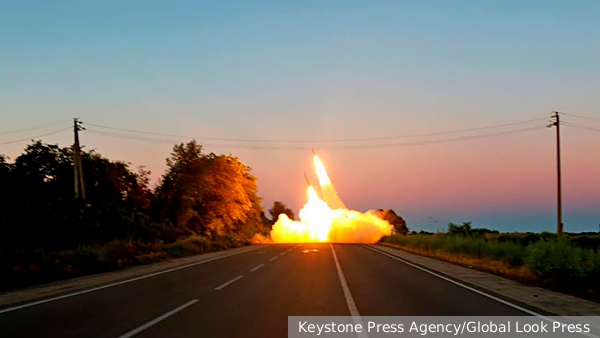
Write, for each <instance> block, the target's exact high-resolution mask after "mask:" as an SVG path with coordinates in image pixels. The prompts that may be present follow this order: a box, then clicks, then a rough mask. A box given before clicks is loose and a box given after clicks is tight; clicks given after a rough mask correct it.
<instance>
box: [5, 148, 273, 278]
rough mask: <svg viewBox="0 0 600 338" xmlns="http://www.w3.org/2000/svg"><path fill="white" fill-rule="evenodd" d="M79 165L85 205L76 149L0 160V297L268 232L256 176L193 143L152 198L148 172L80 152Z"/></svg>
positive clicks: (178, 152)
mask: <svg viewBox="0 0 600 338" xmlns="http://www.w3.org/2000/svg"><path fill="white" fill-rule="evenodd" d="M82 165H83V172H84V174H83V176H84V181H85V187H86V191H87V199H86V200H85V201H82V200H80V199H76V198H75V194H74V165H73V150H72V148H70V147H65V148H61V147H58V146H56V145H49V144H43V143H42V142H40V141H35V142H33V143H32V144H29V145H28V146H27V147H26V148H25V150H24V151H23V153H22V154H21V155H19V156H18V157H17V158H16V159H15V160H14V163H10V162H9V161H8V159H7V158H6V157H4V156H0V275H3V276H4V277H7V278H3V279H2V280H0V288H6V287H10V285H12V286H15V285H25V284H31V283H36V282H38V283H39V282H44V281H49V280H52V279H53V278H59V277H58V276H63V275H65V274H68V273H71V272H72V271H78V272H79V273H86V272H87V273H89V272H97V271H99V270H106V269H111V268H116V267H120V266H124V265H127V264H130V263H136V262H144V261H147V260H150V261H151V260H156V259H158V258H160V257H163V258H164V257H176V256H178V255H182V254H186V253H200V252H208V251H213V250H218V249H223V248H230V247H235V246H239V245H243V244H248V243H250V240H251V239H252V237H253V236H254V235H255V234H257V233H260V234H263V235H267V234H268V232H269V229H270V228H269V226H270V221H269V220H268V219H267V218H266V216H265V213H264V211H263V209H262V207H261V205H260V198H259V197H258V195H257V186H256V178H255V177H254V176H252V175H251V174H250V168H249V167H247V166H246V165H244V164H243V163H242V162H240V161H239V160H238V159H237V158H236V157H233V156H231V155H216V154H213V153H211V154H203V153H202V147H201V146H200V145H199V144H197V143H196V141H191V142H189V143H187V144H178V145H176V146H174V148H173V152H172V154H171V156H170V157H169V158H168V159H167V166H168V168H167V171H166V173H165V174H164V176H163V178H162V180H161V182H160V183H159V185H158V187H157V188H156V189H155V190H154V191H152V189H150V187H149V174H150V172H149V171H147V170H146V169H144V168H143V167H140V168H139V169H138V170H137V172H134V171H132V170H131V168H130V166H129V164H127V163H124V162H121V161H111V160H109V159H107V158H105V157H103V156H101V155H100V154H98V153H96V152H95V151H82ZM192 237H193V238H194V240H193V241H194V242H193V243H188V242H185V241H187V240H188V239H189V238H192ZM184 242H185V243H184ZM170 243H180V244H170ZM146 255H150V256H149V257H146ZM144 257H146V258H144ZM9 275H10V276H9ZM35 276H37V277H35ZM8 277H10V278H8Z"/></svg>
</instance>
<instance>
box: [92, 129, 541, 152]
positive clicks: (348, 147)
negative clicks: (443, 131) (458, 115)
mask: <svg viewBox="0 0 600 338" xmlns="http://www.w3.org/2000/svg"><path fill="white" fill-rule="evenodd" d="M541 129H543V127H528V128H522V129H516V130H509V131H501V132H494V133H488V134H479V135H469V136H460V137H454V138H445V139H438V140H425V141H415V142H398V143H383V144H362V145H333V146H320V147H319V149H331V150H351V149H372V148H392V147H404V146H417V145H427V144H439V143H449V142H458V141H467V140H476V139H482V138H490V137H496V136H504V135H511V134H517V133H524V132H528V131H533V130H541ZM86 132H88V133H92V134H98V135H103V136H110V137H118V138H125V139H132V140H137V141H147V142H155V143H172V142H173V140H167V139H160V138H152V137H140V136H133V135H127V134H119V133H111V132H104V131H98V130H94V129H87V130H86ZM202 145H203V146H205V147H213V148H229V149H231V148H234V149H248V150H310V149H312V148H313V146H311V145H306V146H270V145H243V144H237V145H236V144H216V143H215V144H211V143H203V144H202Z"/></svg>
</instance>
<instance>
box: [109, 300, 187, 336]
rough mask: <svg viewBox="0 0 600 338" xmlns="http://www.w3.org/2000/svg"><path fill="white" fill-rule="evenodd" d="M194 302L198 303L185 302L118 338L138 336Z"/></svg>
mask: <svg viewBox="0 0 600 338" xmlns="http://www.w3.org/2000/svg"><path fill="white" fill-rule="evenodd" d="M196 302H198V300H197V299H193V300H190V301H189V302H187V303H185V304H183V305H181V306H179V307H177V308H175V309H173V310H171V311H169V312H167V313H165V314H164V315H162V316H160V317H157V318H155V319H153V320H151V321H149V322H147V323H146V324H144V325H142V326H140V327H138V328H137V329H134V330H131V331H129V332H127V333H126V334H124V335H122V336H119V338H130V337H133V336H135V335H136V334H138V333H140V332H142V331H144V330H146V329H148V328H150V327H152V326H154V325H156V324H158V323H159V322H161V321H163V320H165V319H167V318H169V317H171V316H172V315H174V314H176V313H177V312H179V311H181V310H183V309H185V308H186V307H188V306H191V305H193V304H194V303H196Z"/></svg>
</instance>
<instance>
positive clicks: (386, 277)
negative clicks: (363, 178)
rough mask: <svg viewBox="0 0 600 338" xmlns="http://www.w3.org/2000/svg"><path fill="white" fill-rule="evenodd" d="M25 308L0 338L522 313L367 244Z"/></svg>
mask: <svg viewBox="0 0 600 338" xmlns="http://www.w3.org/2000/svg"><path fill="white" fill-rule="evenodd" d="M199 261H201V256H200V257H199ZM83 291H85V290H83ZM31 303H34V302H28V303H24V304H16V305H15V304H13V305H11V306H5V307H3V308H0V337H106V338H116V337H123V338H124V337H133V336H135V337H192V336H194V337H285V336H286V335H287V316H293V315H295V316H299V315H313V316H334V315H342V316H347V315H350V314H351V313H352V314H360V315H370V316H384V315H432V316H433V315H457V316H458V315H479V316H485V315H526V313H524V312H522V311H520V310H519V309H518V307H513V306H510V305H507V304H504V303H501V302H499V301H497V300H494V299H493V296H492V297H487V296H486V295H483V294H481V293H477V292H474V291H473V290H470V289H469V288H468V287H465V286H461V285H457V284H456V283H452V282H450V281H448V280H445V279H443V278H440V276H435V275H432V274H430V273H427V272H426V271H422V270H421V269H418V268H416V267H413V266H410V265H407V264H405V263H403V262H400V261H398V260H396V259H393V258H391V257H389V256H386V255H385V254H383V253H381V252H379V251H376V249H373V248H372V247H368V246H363V245H343V244H336V245H333V246H332V245H330V244H302V245H270V246H261V247H258V248H251V249H250V250H248V251H243V252H240V253H239V254H235V255H231V256H228V257H223V258H220V259H215V260H211V261H207V262H204V263H200V264H196V265H194V266H190V267H187V268H182V269H177V270H175V271H171V272H167V273H163V274H157V275H153V276H151V277H148V278H142V279H137V280H135V281H131V282H126V283H122V284H118V285H114V286H111V287H107V288H103V289H99V290H95V291H92V292H84V293H78V294H76V295H73V296H69V297H65V298H60V299H55V300H51V301H48V302H45V303H41V304H37V305H36V304H34V305H31V306H29V304H31ZM22 305H24V306H23V307H20V306H22Z"/></svg>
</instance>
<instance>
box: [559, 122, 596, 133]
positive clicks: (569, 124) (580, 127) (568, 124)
mask: <svg viewBox="0 0 600 338" xmlns="http://www.w3.org/2000/svg"><path fill="white" fill-rule="evenodd" d="M560 124H562V125H565V126H567V127H573V128H579V129H585V130H590V131H595V132H597V133H600V129H598V128H594V127H588V126H582V125H579V124H575V123H571V122H566V121H563V122H561V123H560Z"/></svg>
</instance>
